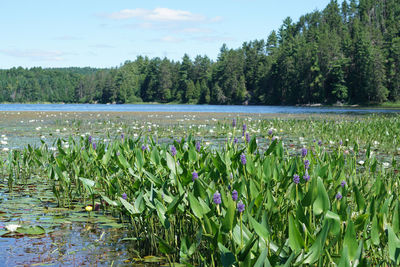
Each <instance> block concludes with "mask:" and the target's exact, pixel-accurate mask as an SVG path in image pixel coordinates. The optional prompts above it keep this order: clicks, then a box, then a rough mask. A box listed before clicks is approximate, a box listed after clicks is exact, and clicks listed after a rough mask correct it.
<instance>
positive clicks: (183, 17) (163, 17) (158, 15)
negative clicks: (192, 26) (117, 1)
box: [107, 7, 206, 22]
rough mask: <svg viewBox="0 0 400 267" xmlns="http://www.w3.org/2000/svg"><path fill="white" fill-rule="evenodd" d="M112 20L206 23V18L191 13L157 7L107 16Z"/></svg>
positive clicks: (127, 10) (122, 11)
mask: <svg viewBox="0 0 400 267" xmlns="http://www.w3.org/2000/svg"><path fill="white" fill-rule="evenodd" d="M107 17H108V18H111V19H117V20H122V19H130V18H140V19H143V20H149V21H169V22H171V21H205V20H206V17H205V16H203V15H199V14H193V13H192V12H190V11H186V10H178V9H170V8H164V7H157V8H154V9H151V10H150V9H143V8H136V9H123V10H120V11H118V12H113V13H111V14H109V15H107Z"/></svg>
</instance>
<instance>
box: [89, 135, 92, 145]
mask: <svg viewBox="0 0 400 267" xmlns="http://www.w3.org/2000/svg"><path fill="white" fill-rule="evenodd" d="M92 139H93V137H92V136H91V135H89V137H88V141H89V143H90V144H91V143H92Z"/></svg>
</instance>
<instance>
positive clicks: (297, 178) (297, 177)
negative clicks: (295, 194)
mask: <svg viewBox="0 0 400 267" xmlns="http://www.w3.org/2000/svg"><path fill="white" fill-rule="evenodd" d="M293 183H295V184H298V183H300V176H298V175H297V174H295V175H293Z"/></svg>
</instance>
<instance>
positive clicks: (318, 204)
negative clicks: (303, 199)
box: [313, 177, 331, 215]
mask: <svg viewBox="0 0 400 267" xmlns="http://www.w3.org/2000/svg"><path fill="white" fill-rule="evenodd" d="M317 179H318V180H317V189H318V193H317V198H316V199H315V201H314V204H313V212H314V214H315V215H320V214H322V213H323V212H325V211H327V210H328V209H329V208H330V206H331V203H330V201H329V197H328V193H327V192H326V190H325V186H324V183H323V182H322V179H321V178H320V177H318V178H317Z"/></svg>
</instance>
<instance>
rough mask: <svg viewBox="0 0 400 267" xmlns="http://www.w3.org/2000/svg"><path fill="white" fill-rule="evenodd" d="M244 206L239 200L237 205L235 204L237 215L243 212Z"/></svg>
mask: <svg viewBox="0 0 400 267" xmlns="http://www.w3.org/2000/svg"><path fill="white" fill-rule="evenodd" d="M244 207H245V206H244V204H243V202H242V201H241V200H240V201H239V202H238V203H237V210H238V212H239V213H242V212H243V211H244Z"/></svg>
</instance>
